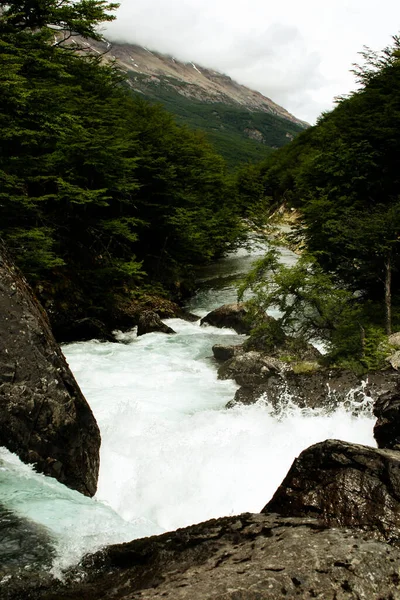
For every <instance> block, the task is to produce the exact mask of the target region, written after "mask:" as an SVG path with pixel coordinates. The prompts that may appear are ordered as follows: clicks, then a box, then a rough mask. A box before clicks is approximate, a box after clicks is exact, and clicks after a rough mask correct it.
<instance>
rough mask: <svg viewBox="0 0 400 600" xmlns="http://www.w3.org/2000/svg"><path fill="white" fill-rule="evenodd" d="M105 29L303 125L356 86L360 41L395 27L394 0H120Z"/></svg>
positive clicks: (376, 45)
mask: <svg viewBox="0 0 400 600" xmlns="http://www.w3.org/2000/svg"><path fill="white" fill-rule="evenodd" d="M120 3H121V7H120V8H119V10H118V12H117V21H115V22H114V23H112V24H111V25H109V26H108V28H107V30H106V32H105V33H106V35H107V36H108V37H111V38H112V39H119V40H121V41H127V42H132V43H137V44H140V45H144V46H147V47H148V48H150V49H154V50H158V51H159V52H164V53H168V54H172V55H173V56H175V57H176V58H178V59H181V60H186V61H194V62H197V63H198V64H200V65H204V66H206V67H211V68H214V69H216V70H219V71H222V72H224V73H226V74H228V75H230V76H231V77H232V78H233V79H235V80H236V81H238V82H239V83H242V84H244V85H247V86H249V87H251V88H252V89H255V90H258V91H260V92H262V93H263V94H264V95H266V96H268V97H270V98H271V99H272V100H274V101H275V102H277V103H278V104H281V105H282V106H284V107H285V108H286V109H288V110H289V111H290V112H292V113H293V114H294V115H296V116H297V117H299V118H301V119H304V120H306V121H308V122H310V123H314V122H315V119H316V118H317V117H318V115H319V114H320V113H321V112H322V111H323V110H329V109H330V108H332V106H333V98H334V97H335V96H337V95H340V94H344V93H347V92H349V91H350V90H352V89H354V88H355V83H354V76H353V75H352V74H351V73H350V72H349V71H350V69H351V68H352V63H354V62H359V61H360V57H359V55H358V52H359V51H360V50H362V47H363V46H364V45H366V46H369V47H371V48H373V49H375V50H380V49H382V48H383V47H385V46H387V45H389V44H390V43H391V38H392V35H394V34H396V33H399V31H400V1H399V0H380V1H379V0H330V2H329V3H328V2H326V1H325V2H324V1H323V0H275V1H274V2H268V1H267V0H246V1H241V2H239V1H238V0H120Z"/></svg>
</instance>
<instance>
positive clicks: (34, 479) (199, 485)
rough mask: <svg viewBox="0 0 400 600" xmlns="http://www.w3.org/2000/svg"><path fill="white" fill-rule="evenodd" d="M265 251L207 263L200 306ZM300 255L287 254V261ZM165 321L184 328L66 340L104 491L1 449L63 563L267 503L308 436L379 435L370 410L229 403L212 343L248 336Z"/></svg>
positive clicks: (14, 487) (227, 292) (2, 475)
mask: <svg viewBox="0 0 400 600" xmlns="http://www.w3.org/2000/svg"><path fill="white" fill-rule="evenodd" d="M261 251H262V249H261V250H260V249H259V248H257V247H254V248H253V250H252V252H251V253H250V254H249V253H248V252H246V251H243V250H241V251H239V252H238V253H235V254H234V255H232V256H231V257H229V258H228V259H225V260H224V261H220V262H219V263H217V265H214V266H213V267H212V268H209V269H208V270H204V271H203V272H202V275H201V277H202V279H203V285H202V288H201V290H200V292H199V293H198V294H197V296H196V297H195V298H194V299H193V302H192V303H191V306H190V308H191V310H193V311H195V312H197V313H198V314H199V315H202V314H204V313H206V312H207V311H208V310H211V309H212V308H214V307H215V306H218V305H221V304H223V303H224V302H226V301H232V300H234V290H233V287H232V279H234V278H236V277H237V276H238V275H239V274H240V273H243V272H244V271H246V270H247V269H248V268H249V264H250V263H251V261H252V260H254V256H257V255H259V254H260V253H261ZM292 260H294V258H293V257H292V256H291V255H290V254H287V256H286V257H285V261H286V262H287V261H292ZM167 322H168V324H169V325H170V326H171V327H172V328H173V329H175V331H176V332H177V334H176V335H171V336H168V335H165V334H157V333H153V334H148V335H146V336H143V337H140V338H137V337H136V334H135V332H134V331H131V332H127V333H124V334H122V333H121V334H119V338H120V341H121V342H122V343H100V342H97V341H91V342H81V343H74V344H69V345H67V346H64V347H63V351H64V353H65V355H66V357H67V360H68V362H69V364H70V366H71V369H72V371H73V372H74V374H75V376H76V378H77V380H78V382H79V384H80V386H81V388H82V390H83V393H84V394H85V396H86V398H87V400H88V402H89V403H90V405H91V407H92V410H93V412H94V414H95V416H96V419H97V421H98V423H99V426H100V429H101V435H102V447H101V468H100V478H99V485H98V492H97V494H96V497H95V498H94V499H89V498H85V497H83V496H82V495H80V494H79V493H77V492H74V491H72V490H69V489H68V488H66V487H64V486H63V485H61V484H59V483H58V482H57V481H55V480H54V479H50V478H46V477H44V476H43V475H39V474H37V473H35V472H34V471H33V469H32V468H31V467H29V466H27V465H23V464H22V463H21V462H20V461H19V460H18V459H17V458H16V457H15V456H13V455H12V454H10V453H9V452H8V451H6V450H2V451H1V452H0V484H1V502H2V504H3V505H4V506H6V507H7V508H10V509H12V510H13V511H14V512H15V513H16V514H17V515H20V516H21V517H24V518H28V519H30V520H32V521H34V522H36V523H37V524H39V525H41V526H44V527H45V528H46V531H48V533H49V535H50V536H51V539H52V540H53V543H54V545H55V552H56V558H55V560H54V567H53V569H54V571H55V572H56V573H59V572H60V570H61V569H62V568H65V567H66V566H68V565H70V564H73V563H75V562H77V561H78V560H79V558H80V557H81V556H82V554H83V553H85V552H89V551H93V550H96V549H98V548H100V547H101V546H103V545H105V544H110V543H115V542H119V541H127V540H130V539H133V538H135V537H142V536H146V535H151V534H153V533H159V532H162V531H165V530H172V529H175V528H177V527H182V526H185V525H188V524H191V523H196V522H199V521H202V520H205V519H208V518H211V517H218V516H223V515H232V514H235V513H239V512H242V511H259V510H260V509H261V508H262V507H263V506H264V504H265V503H266V502H267V501H268V499H269V498H270V497H271V495H272V494H273V492H274V491H275V489H276V487H277V486H278V484H279V483H280V481H281V480H282V479H283V477H284V475H285V474H286V472H287V470H288V468H289V467H290V464H291V462H292V461H293V459H294V458H295V456H296V455H298V454H299V452H300V451H301V450H303V449H304V448H306V447H307V446H309V445H310V444H313V443H316V442H318V441H321V440H324V439H326V438H339V439H344V440H348V441H353V442H359V443H365V444H370V445H373V444H374V442H373V438H372V426H373V420H372V416H371V414H370V412H368V410H367V409H366V410H365V411H364V412H362V413H361V414H360V415H359V416H358V417H354V416H352V415H351V413H350V412H348V411H347V410H346V409H344V408H341V409H338V410H336V411H335V412H331V413H329V414H328V413H325V412H323V411H311V410H300V409H299V408H297V407H296V406H295V405H294V404H293V403H292V402H291V401H290V398H286V401H285V402H284V403H283V408H282V410H281V411H280V413H279V414H276V413H273V412H272V411H271V409H270V408H269V407H268V403H267V402H265V400H263V399H260V401H259V402H258V403H257V404H255V405H253V406H247V407H246V406H238V407H236V408H233V409H229V410H228V409H225V405H226V403H227V402H228V401H229V400H231V399H232V397H233V395H234V393H235V390H236V388H237V386H236V385H235V383H234V382H232V381H219V380H218V379H217V375H216V365H215V363H214V360H213V358H212V352H211V347H212V345H213V344H215V343H221V342H226V343H240V341H241V340H242V339H243V337H242V336H238V335H236V334H235V332H233V331H231V330H218V329H215V328H213V327H200V325H199V323H198V322H197V323H187V322H185V321H182V320H180V319H170V320H169V321H167ZM350 403H351V401H350ZM366 404H368V401H367V402H366Z"/></svg>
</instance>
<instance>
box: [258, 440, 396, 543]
mask: <svg viewBox="0 0 400 600" xmlns="http://www.w3.org/2000/svg"><path fill="white" fill-rule="evenodd" d="M262 512H265V513H267V512H277V513H278V514H280V515H282V516H292V517H293V516H295V517H316V518H318V519H319V520H320V521H322V522H323V523H324V524H325V525H327V526H329V527H352V528H357V529H358V528H359V529H362V530H368V531H371V532H373V534H374V536H375V537H376V538H377V539H380V540H385V541H388V542H392V543H393V542H396V543H397V544H398V543H400V453H398V452H395V451H393V450H378V449H376V448H370V447H368V446H361V445H358V444H348V443H346V442H342V441H338V440H327V441H325V442H322V443H320V444H315V445H314V446H311V447H310V448H307V450H304V451H303V452H302V453H301V454H300V456H299V457H298V458H296V460H295V461H294V463H293V465H292V466H291V468H290V470H289V472H288V474H287V475H286V477H285V479H284V480H283V482H282V484H281V485H280V486H279V488H278V489H277V491H276V492H275V494H274V496H273V498H272V499H271V500H270V502H268V504H267V505H266V506H265V507H264V509H263V511H262Z"/></svg>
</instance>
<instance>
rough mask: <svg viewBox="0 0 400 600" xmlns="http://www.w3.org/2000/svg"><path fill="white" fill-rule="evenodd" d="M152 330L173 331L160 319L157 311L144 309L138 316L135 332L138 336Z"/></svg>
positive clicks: (152, 331) (160, 331)
mask: <svg viewBox="0 0 400 600" xmlns="http://www.w3.org/2000/svg"><path fill="white" fill-rule="evenodd" d="M154 332H159V333H175V331H174V330H173V329H172V328H171V327H168V325H166V324H165V323H163V322H162V321H161V319H160V317H159V316H158V314H157V313H155V312H154V311H152V310H145V311H143V312H142V313H141V315H140V316H139V322H138V328H137V334H138V336H140V335H145V334H146V333H154Z"/></svg>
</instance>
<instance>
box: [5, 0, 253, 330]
mask: <svg viewBox="0 0 400 600" xmlns="http://www.w3.org/2000/svg"><path fill="white" fill-rule="evenodd" d="M1 5H2V9H3V12H2V14H1V16H0V60H1V72H0V95H1V98H2V104H1V112H0V126H1V130H2V136H1V140H0V183H1V191H0V233H1V236H2V237H3V238H4V239H5V241H6V242H7V244H8V246H9V247H10V249H11V251H12V253H13V255H14V257H15V258H16V260H17V263H18V265H19V266H20V267H21V268H22V270H23V272H24V274H25V275H26V276H27V277H28V279H29V281H30V283H31V284H33V285H34V287H35V288H36V290H37V291H38V293H39V295H40V296H41V298H42V300H43V301H44V302H45V303H46V306H47V308H48V309H49V312H50V315H51V316H52V317H53V322H55V323H56V322H59V320H60V319H61V320H62V318H63V317H64V316H65V315H66V313H67V312H68V315H69V318H79V317H82V316H88V315H89V316H96V317H100V318H102V319H103V320H105V321H107V320H110V319H112V314H113V310H114V309H115V306H116V304H118V303H120V302H121V299H125V300H127V299H129V298H135V297H138V296H140V295H141V294H143V293H145V292H146V291H150V292H151V293H154V292H155V291H157V293H161V294H163V293H164V294H165V293H170V294H172V295H173V296H174V297H176V298H178V297H179V296H180V295H181V294H182V288H183V287H185V286H190V283H191V281H192V280H193V266H194V265H197V264H201V263H204V262H207V261H209V260H211V259H212V258H213V257H215V256H219V255H221V254H222V253H223V252H224V251H226V250H227V249H229V248H230V247H232V246H234V245H235V244H236V243H237V242H238V239H240V235H241V225H240V220H239V217H240V214H239V209H238V206H239V204H238V203H237V198H236V191H235V188H234V185H233V183H232V181H231V179H230V178H228V177H227V175H226V167H225V163H224V161H223V159H222V158H221V157H219V156H218V155H217V154H216V153H215V151H214V150H213V149H212V147H211V146H210V145H209V143H208V142H207V141H206V140H205V138H204V136H203V135H202V134H201V133H196V132H193V131H190V130H188V129H186V128H185V127H181V126H178V125H177V124H176V123H175V121H174V119H173V117H171V116H170V115H169V114H167V113H166V112H165V111H164V110H163V109H162V108H161V107H159V106H151V105H149V104H148V103H147V102H146V101H144V100H141V99H138V98H133V97H132V95H131V94H129V93H128V92H127V91H126V89H125V88H124V86H123V85H122V78H121V75H120V73H119V72H118V71H117V70H116V69H115V68H114V67H113V66H106V65H104V64H102V63H101V62H100V61H101V59H100V58H96V57H93V56H92V55H90V54H87V53H86V54H85V53H78V52H76V49H75V50H72V49H71V46H69V45H68V43H63V42H62V41H61V40H60V39H59V32H60V31H63V32H64V33H65V37H67V38H68V37H69V36H70V34H71V32H76V33H77V34H80V35H81V36H84V37H92V38H95V39H96V38H97V39H99V38H100V37H101V36H100V35H99V34H98V33H97V26H98V24H99V23H101V22H102V21H107V20H110V19H112V18H113V16H112V11H113V10H114V9H115V8H116V5H114V4H110V3H107V2H104V1H97V0H85V1H82V2H72V1H70V0H62V1H61V2H56V0H46V1H41V2H34V3H32V2H29V1H28V0H18V1H17V2H12V3H4V2H2V3H1ZM55 30H56V31H57V34H58V37H57V38H55V37H54V31H55ZM57 40H58V41H57Z"/></svg>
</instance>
